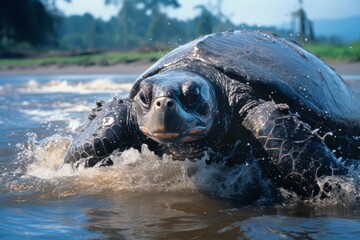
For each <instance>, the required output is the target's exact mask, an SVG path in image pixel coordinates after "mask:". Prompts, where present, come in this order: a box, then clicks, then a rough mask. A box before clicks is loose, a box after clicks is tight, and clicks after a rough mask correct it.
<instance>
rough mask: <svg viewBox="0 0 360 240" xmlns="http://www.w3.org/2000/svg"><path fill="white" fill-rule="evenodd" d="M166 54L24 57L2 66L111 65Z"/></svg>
mask: <svg viewBox="0 0 360 240" xmlns="http://www.w3.org/2000/svg"><path fill="white" fill-rule="evenodd" d="M164 54H166V52H165V51H157V52H144V53H140V52H123V53H114V52H113V53H100V54H92V55H81V56H53V57H38V58H24V59H0V68H4V67H9V66H12V67H16V66H45V65H84V66H86V65H110V64H116V63H126V62H133V61H138V60H156V59H158V58H160V57H161V56H163V55H164Z"/></svg>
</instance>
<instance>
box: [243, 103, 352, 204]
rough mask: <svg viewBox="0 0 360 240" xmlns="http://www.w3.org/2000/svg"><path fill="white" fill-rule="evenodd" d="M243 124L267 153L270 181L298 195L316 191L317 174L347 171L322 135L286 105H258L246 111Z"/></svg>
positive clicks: (308, 194) (323, 174) (302, 195)
mask: <svg viewBox="0 0 360 240" xmlns="http://www.w3.org/2000/svg"><path fill="white" fill-rule="evenodd" d="M243 125H244V127H245V128H247V129H248V130H250V131H251V132H252V133H253V134H254V137H255V138H256V140H257V141H258V142H259V143H260V144H261V146H262V147H263V149H264V151H265V152H266V154H267V155H266V158H267V159H266V160H268V161H270V162H271V163H272V165H273V166H274V167H273V168H272V169H271V174H270V175H272V178H273V180H274V181H275V182H276V183H278V184H279V185H281V186H282V187H284V188H286V189H289V190H292V191H294V192H296V193H297V194H298V195H299V196H301V197H304V198H307V197H314V196H316V195H317V194H318V193H319V191H320V187H319V186H318V185H317V181H316V178H317V177H321V176H330V175H339V174H346V169H345V168H344V167H342V166H341V164H340V163H339V162H338V160H337V158H336V157H335V156H334V155H333V154H332V153H331V152H330V151H329V149H328V147H327V146H326V145H325V144H324V142H323V140H322V139H321V137H320V136H318V135H317V133H316V132H315V131H312V130H311V129H310V126H308V125H307V124H306V123H303V122H302V121H301V120H300V119H299V116H297V115H296V114H293V113H291V112H290V110H289V107H288V106H287V105H286V104H275V103H273V102H265V103H262V104H259V105H258V106H256V107H254V108H253V109H251V110H250V111H249V113H248V115H247V116H246V118H245V119H244V122H243ZM269 166H271V165H269Z"/></svg>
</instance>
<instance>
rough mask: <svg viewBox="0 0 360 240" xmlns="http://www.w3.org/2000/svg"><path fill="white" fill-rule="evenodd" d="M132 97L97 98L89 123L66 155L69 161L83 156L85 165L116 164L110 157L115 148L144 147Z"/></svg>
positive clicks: (66, 159)
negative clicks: (104, 99) (132, 106)
mask: <svg viewBox="0 0 360 240" xmlns="http://www.w3.org/2000/svg"><path fill="white" fill-rule="evenodd" d="M131 105H132V104H131V100H129V99H117V98H114V99H113V100H112V101H110V102H108V103H104V102H101V101H99V102H97V106H96V107H95V108H94V109H93V111H92V113H91V114H90V116H89V121H88V123H87V124H86V125H85V127H84V128H83V129H82V130H81V131H80V132H79V134H78V135H77V136H76V137H75V138H74V140H73V142H72V144H71V146H70V147H69V149H68V152H67V154H66V156H65V163H75V162H77V161H79V160H80V159H83V160H84V161H85V162H84V165H85V167H92V166H94V165H96V164H98V163H99V162H100V165H112V161H111V159H108V158H107V157H108V156H109V155H110V154H111V153H112V152H113V151H114V150H119V151H124V150H125V149H129V148H131V147H135V148H140V147H139V146H141V139H140V138H141V135H140V134H139V129H138V127H137V125H136V120H135V115H134V113H133V111H132V108H131Z"/></svg>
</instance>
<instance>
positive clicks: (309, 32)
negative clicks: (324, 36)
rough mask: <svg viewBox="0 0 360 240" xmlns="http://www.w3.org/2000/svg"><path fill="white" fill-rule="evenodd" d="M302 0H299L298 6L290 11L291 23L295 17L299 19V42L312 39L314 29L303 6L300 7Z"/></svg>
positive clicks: (294, 20)
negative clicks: (293, 10)
mask: <svg viewBox="0 0 360 240" xmlns="http://www.w3.org/2000/svg"><path fill="white" fill-rule="evenodd" d="M302 3H303V1H302V0H299V4H300V8H299V9H298V10H297V11H295V12H293V13H292V16H293V23H295V22H296V19H297V20H298V21H299V38H300V41H301V42H304V41H305V40H309V41H314V30H313V25H312V22H311V21H310V19H309V18H308V17H307V15H306V12H305V10H304V8H303V7H302Z"/></svg>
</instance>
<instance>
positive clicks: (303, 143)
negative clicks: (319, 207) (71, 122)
mask: <svg viewBox="0 0 360 240" xmlns="http://www.w3.org/2000/svg"><path fill="white" fill-rule="evenodd" d="M330 133H331V134H330ZM359 136H360V99H359V96H357V95H356V94H354V93H353V91H352V90H351V89H349V88H348V86H347V85H346V83H344V81H343V80H342V79H341V77H340V76H339V75H338V74H337V73H336V72H335V71H334V70H333V69H332V68H331V67H329V66H328V65H327V64H326V63H324V62H323V61H321V60H320V59H319V58H317V57H316V56H314V55H313V54H311V53H309V52H308V51H306V50H304V49H303V48H301V47H300V46H299V45H297V44H296V43H294V42H291V41H287V40H285V39H283V38H280V37H277V36H276V35H274V34H272V33H267V32H259V31H228V32H223V33H216V34H211V35H207V36H204V37H201V38H198V39H196V40H194V41H192V42H189V43H187V44H185V45H183V46H180V47H178V48H176V49H174V50H173V51H171V52H170V53H168V54H167V55H165V56H164V57H162V58H161V59H160V60H159V61H157V62H156V63H155V64H154V65H153V66H152V67H150V68H149V69H148V70H147V71H145V73H143V74H142V75H141V76H140V77H139V78H138V79H137V81H136V82H135V84H134V86H133V88H132V90H131V92H130V95H129V97H128V98H126V99H117V98H114V99H113V100H112V101H110V102H107V103H102V102H98V106H97V108H96V109H95V110H94V111H93V113H92V114H91V115H90V121H89V122H88V123H87V125H86V126H85V127H84V128H83V129H82V130H81V131H80V132H79V133H78V135H77V136H76V137H75V138H74V140H73V142H72V144H71V145H70V147H69V150H68V153H67V155H66V157H65V162H66V163H75V162H78V161H79V160H81V159H82V160H83V162H85V165H86V166H88V167H91V166H94V165H96V164H98V165H110V164H112V160H111V159H110V158H109V155H110V154H111V153H112V152H113V151H114V150H118V151H120V152H121V151H124V150H126V149H129V148H135V149H139V150H140V149H141V145H142V144H147V145H148V147H149V149H150V150H152V151H154V152H155V153H156V154H158V155H162V154H164V153H166V154H170V155H172V156H173V159H186V158H188V159H200V158H201V157H202V156H203V154H204V152H205V151H208V152H210V153H212V154H209V156H210V158H212V157H213V158H214V159H209V162H212V161H223V162H224V163H225V164H226V165H228V166H229V167H231V166H232V165H234V164H242V163H243V161H244V159H245V156H247V157H249V155H250V156H251V158H253V159H260V161H261V166H263V167H264V169H266V171H265V172H267V174H268V175H269V177H270V178H271V179H272V180H273V181H274V182H275V183H276V184H277V185H278V186H281V187H284V188H285V189H288V190H290V191H294V192H296V193H297V194H298V195H299V196H301V197H303V198H307V197H313V196H316V195H318V194H319V191H320V187H319V186H318V181H317V178H318V177H321V176H328V175H346V174H347V169H346V168H345V167H344V166H343V164H342V163H341V161H340V160H339V158H340V157H341V159H352V158H354V159H355V158H358V159H359V158H360V149H359V147H360V140H359ZM219 156H221V157H219Z"/></svg>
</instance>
